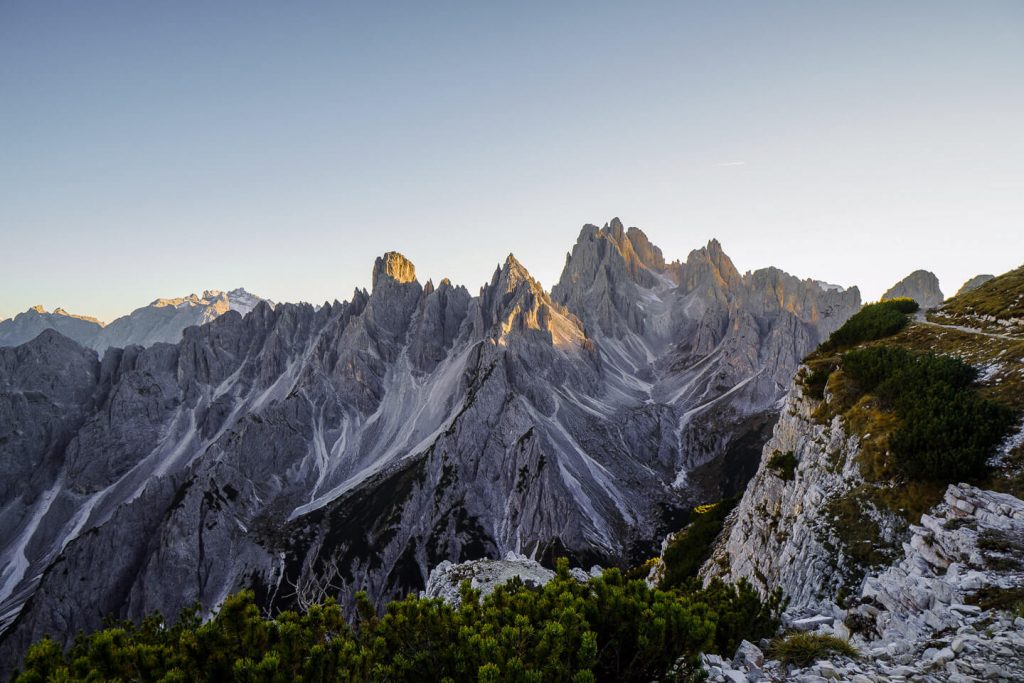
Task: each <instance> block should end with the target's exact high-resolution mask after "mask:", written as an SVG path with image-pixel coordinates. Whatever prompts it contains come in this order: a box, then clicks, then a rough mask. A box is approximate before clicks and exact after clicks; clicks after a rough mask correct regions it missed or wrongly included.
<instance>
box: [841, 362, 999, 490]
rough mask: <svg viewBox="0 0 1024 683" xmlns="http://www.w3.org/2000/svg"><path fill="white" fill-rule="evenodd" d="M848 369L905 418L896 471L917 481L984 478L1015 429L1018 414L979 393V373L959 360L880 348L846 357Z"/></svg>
mask: <svg viewBox="0 0 1024 683" xmlns="http://www.w3.org/2000/svg"><path fill="white" fill-rule="evenodd" d="M842 368H843V372H844V374H846V376H847V377H849V378H851V379H852V380H853V381H854V382H856V383H857V385H858V387H859V388H860V390H861V391H862V392H864V393H871V394H874V395H875V396H877V398H878V400H879V401H880V403H881V405H882V407H883V408H887V409H891V410H894V411H895V413H896V415H897V416H898V417H899V419H900V426H899V428H898V429H897V430H896V432H895V433H894V434H893V435H892V437H891V439H890V440H889V448H890V450H891V452H892V455H893V459H894V462H895V464H896V466H897V468H899V469H900V470H901V471H902V472H903V473H904V474H906V475H907V476H909V477H911V478H914V479H922V480H933V481H947V482H953V481H959V480H962V479H970V478H974V477H978V476H980V475H981V474H983V473H984V471H985V468H986V465H985V463H986V461H987V460H988V458H989V457H990V455H991V454H992V452H993V449H995V447H996V446H997V445H998V444H999V443H1000V441H1002V439H1003V438H1004V437H1005V436H1006V434H1007V432H1008V431H1009V430H1010V428H1011V427H1012V426H1013V424H1014V421H1015V415H1014V413H1013V411H1012V410H1010V409H1009V408H1007V407H1006V406H1004V405H1002V404H999V403H996V402H994V401H989V400H986V399H984V398H982V397H981V396H979V395H978V394H977V392H976V391H974V389H973V388H972V386H971V384H972V382H973V381H974V380H975V378H976V377H977V371H976V370H975V369H974V368H973V367H971V366H970V365H968V364H967V363H964V362H963V361H962V360H960V359H959V358H952V357H949V356H939V355H935V354H930V353H929V354H914V353H911V352H909V351H906V350H904V349H899V348H894V347H888V346H878V347H871V348H866V349H856V350H854V351H850V352H848V353H847V354H845V355H844V356H843V360H842Z"/></svg>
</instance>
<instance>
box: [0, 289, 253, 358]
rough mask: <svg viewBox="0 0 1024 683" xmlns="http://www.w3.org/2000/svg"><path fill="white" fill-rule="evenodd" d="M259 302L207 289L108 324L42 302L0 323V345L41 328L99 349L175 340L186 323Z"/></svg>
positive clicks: (16, 342) (235, 291)
mask: <svg viewBox="0 0 1024 683" xmlns="http://www.w3.org/2000/svg"><path fill="white" fill-rule="evenodd" d="M260 301H262V299H261V298H260V297H258V296H256V295H254V294H250V293H249V292H247V291H245V290H244V289H233V290H231V291H230V292H221V291H218V290H207V291H205V292H203V294H202V296H197V295H195V294H190V295H189V296H187V297H180V298H177V299H157V300H156V301H154V302H152V303H151V304H149V305H148V306H143V307H141V308H137V309H135V310H134V311H132V312H131V313H129V314H128V315H126V316H122V317H120V318H118V319H116V320H114V321H113V322H111V323H110V324H107V325H104V324H103V323H102V322H100V321H99V320H97V319H96V318H91V317H87V316H78V315H72V314H70V313H68V312H67V311H65V310H64V309H62V308H58V309H56V310H54V311H53V312H52V313H48V312H47V311H46V310H44V309H43V307H42V306H35V307H33V308H30V309H29V310H27V311H25V312H24V313H19V314H18V315H16V316H15V317H14V318H12V319H9V320H3V321H0V346H18V345H20V344H24V343H25V342H27V341H30V340H32V339H35V337H37V336H38V335H39V334H40V333H41V332H42V331H43V330H56V331H58V332H60V333H61V334H63V335H64V336H66V337H68V338H70V339H73V340H75V341H76V342H78V343H79V344H82V345H83V346H86V347H89V348H92V349H95V350H97V351H99V352H103V351H104V350H105V349H106V348H107V347H110V346H116V347H120V348H124V347H126V346H130V345H132V344H138V345H140V346H151V345H152V344H155V343H157V342H170V343H177V342H178V340H180V339H181V333H182V330H184V329H185V328H186V327H189V326H191V325H202V324H204V323H208V322H210V321H211V320H213V319H214V318H216V317H217V316H219V315H222V314H224V313H225V312H227V311H229V310H230V311H238V312H239V313H241V314H242V315H245V314H246V313H248V312H249V311H251V310H252V309H253V308H255V307H256V304H258V303H259V302H260Z"/></svg>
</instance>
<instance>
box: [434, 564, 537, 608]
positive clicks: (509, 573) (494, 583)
mask: <svg viewBox="0 0 1024 683" xmlns="http://www.w3.org/2000/svg"><path fill="white" fill-rule="evenodd" d="M513 578H516V579H519V580H520V581H522V582H523V584H524V585H526V586H528V587H539V586H543V585H544V584H546V583H547V582H548V581H550V580H551V579H553V578H555V572H553V571H552V570H550V569H548V568H546V567H544V566H542V565H541V564H540V563H539V562H537V561H535V560H531V559H530V558H528V557H526V556H525V555H517V554H515V553H509V554H508V555H506V556H505V558H504V559H501V560H470V561H468V562H462V563H459V564H453V563H451V562H449V561H448V560H445V561H443V562H441V564H439V565H437V566H436V567H434V568H433V569H432V570H431V571H430V576H429V577H428V578H427V585H426V588H425V589H424V590H423V593H422V594H423V596H424V597H428V598H441V599H442V600H444V601H445V602H447V603H448V604H449V605H453V606H455V607H458V605H459V603H461V602H462V594H461V591H462V582H463V581H469V585H470V587H471V588H473V589H475V590H477V591H479V592H480V595H481V597H482V596H486V595H489V594H491V593H493V592H494V589H495V588H497V587H498V586H500V585H502V584H504V583H507V582H509V581H511V580H512V579H513Z"/></svg>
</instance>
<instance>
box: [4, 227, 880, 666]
mask: <svg viewBox="0 0 1024 683" xmlns="http://www.w3.org/2000/svg"><path fill="white" fill-rule="evenodd" d="M859 306H860V300H859V293H858V292H857V291H856V289H852V290H849V291H838V290H828V289H825V288H823V287H821V286H819V285H818V284H817V283H815V282H812V281H810V280H806V281H801V280H798V279H796V278H794V277H791V276H789V275H786V274H785V273H782V272H781V271H778V270H774V269H766V270H761V271H757V272H755V273H748V274H746V275H740V274H739V273H738V272H737V271H736V269H735V268H734V267H733V265H732V263H731V261H729V259H728V257H727V256H725V254H724V253H723V252H722V250H721V248H720V246H719V245H718V244H717V242H714V241H713V242H711V243H710V244H709V245H708V246H707V247H706V248H704V249H701V250H697V251H694V252H692V253H691V254H690V255H689V257H688V258H687V260H686V262H685V263H679V262H676V263H666V262H665V260H664V258H663V256H662V255H661V252H660V251H659V250H658V249H657V247H655V246H653V245H651V244H650V242H649V241H648V240H647V238H646V237H645V236H643V233H641V232H640V231H639V230H637V229H635V228H632V229H629V230H624V229H623V228H622V225H621V223H619V222H618V221H614V222H613V223H612V224H610V225H608V226H606V227H604V228H600V229H599V228H596V227H594V226H587V227H585V228H584V229H583V231H582V233H581V236H580V241H579V242H578V243H577V245H576V246H575V247H574V249H573V252H572V254H571V255H570V256H569V258H568V260H567V263H566V268H565V273H563V276H562V278H561V280H560V282H559V284H558V286H556V287H555V288H554V291H553V292H552V293H550V294H549V293H547V292H545V291H544V290H543V288H541V286H540V285H539V284H538V283H537V282H536V281H535V280H534V279H533V278H532V277H531V276H530V275H529V273H528V272H527V271H526V269H525V268H524V267H523V266H522V264H520V263H519V262H518V261H516V259H515V258H514V257H512V256H511V255H510V256H509V257H508V259H506V261H505V263H504V264H503V265H501V266H500V267H499V268H497V269H496V270H495V272H494V275H493V277H492V278H491V280H490V282H488V283H487V284H485V285H484V286H483V287H482V288H481V289H480V291H479V294H478V295H477V296H471V295H470V294H469V292H468V291H467V290H466V289H465V288H463V287H455V286H452V284H451V283H449V282H447V281H442V282H441V284H440V285H439V286H437V287H436V288H435V287H434V286H433V285H432V284H431V283H427V285H425V286H421V285H420V283H419V282H418V281H417V280H416V279H415V269H414V268H413V266H412V264H411V263H409V262H408V261H407V260H406V259H405V258H404V257H401V256H400V255H399V254H397V253H394V252H392V253H390V254H387V255H385V256H384V257H383V258H381V259H379V260H378V262H377V263H376V264H375V266H374V269H373V289H372V292H369V293H368V292H366V291H364V290H357V291H356V292H355V293H354V294H353V296H352V298H351V300H350V301H347V302H344V303H338V302H334V303H332V304H327V305H324V306H323V307H321V308H319V309H314V308H313V307H312V306H309V305H306V304H298V305H295V304H281V305H278V306H276V307H273V306H271V305H269V304H268V303H265V302H264V303H259V304H257V305H256V306H255V308H253V310H252V311H251V312H250V313H249V314H248V315H246V316H245V317H243V316H241V315H239V314H238V313H235V312H231V311H228V312H222V314H220V315H218V316H217V317H216V318H215V319H213V320H212V321H210V322H208V323H207V324H204V325H201V326H192V327H186V328H185V329H184V332H183V335H182V338H181V339H180V341H178V342H177V343H174V344H168V343H155V344H153V345H151V346H149V347H148V348H142V347H140V346H127V347H125V348H124V349H120V348H110V349H107V350H106V352H105V354H104V355H103V357H102V359H99V358H98V357H96V356H95V354H94V353H93V352H91V351H86V350H85V349H82V348H80V347H78V346H77V345H75V344H74V343H72V342H70V341H67V340H59V339H58V338H57V335H55V334H53V333H48V334H47V336H46V337H42V338H40V339H37V340H35V341H34V342H32V343H31V344H29V345H26V346H22V347H19V348H15V349H8V350H4V353H5V354H8V355H6V356H0V373H2V374H0V388H2V391H3V394H2V396H0V410H7V411H11V412H12V414H16V415H18V416H19V420H18V421H17V422H15V423H14V424H15V425H16V426H15V428H14V429H13V430H11V429H10V424H11V422H8V421H6V420H5V422H4V425H3V426H4V428H5V429H8V431H13V432H19V434H16V435H15V436H14V437H12V438H8V439H6V440H0V463H4V466H5V467H7V466H8V465H9V466H10V467H11V468H13V471H15V472H17V473H18V476H17V478H16V481H17V485H16V486H8V487H7V490H6V494H5V497H4V498H2V499H0V549H2V555H0V628H2V629H3V633H2V635H0V638H2V639H3V640H2V641H0V661H3V662H13V661H15V660H16V658H17V657H18V656H20V654H21V653H22V652H23V648H24V645H25V644H26V643H28V642H30V641H32V640H35V639H37V638H39V637H40V636H42V635H43V634H46V633H49V634H53V635H55V636H56V637H58V638H65V639H66V638H69V637H70V636H71V635H72V633H73V632H74V630H75V629H77V628H85V629H89V628H94V627H96V626H98V625H99V624H100V619H101V618H102V616H103V615H104V614H106V613H112V614H115V615H117V616H120V617H130V618H139V617H141V616H143V615H145V614H147V613H149V612H151V611H153V610H160V611H161V612H162V613H163V614H167V615H172V614H176V613H177V612H178V611H179V610H180V608H182V607H183V606H185V605H188V604H190V603H192V602H193V601H196V600H198V601H200V602H201V603H202V604H203V605H205V606H206V607H208V608H213V607H215V606H216V605H217V604H219V603H220V602H221V601H222V600H223V598H224V597H225V596H226V595H227V594H229V593H230V592H233V591H236V590H238V589H240V588H242V587H252V588H254V589H255V590H256V592H257V595H258V596H259V600H260V601H261V603H263V605H264V606H265V607H266V608H268V609H271V610H272V609H276V608H279V607H288V606H294V605H302V604H305V603H307V602H309V601H311V600H315V599H319V598H322V597H324V596H327V595H332V596H339V597H340V598H341V599H342V601H343V602H344V603H346V604H347V602H348V600H349V598H351V596H352V595H353V594H354V592H355V591H358V590H366V591H368V593H369V594H370V595H371V596H372V598H373V599H374V600H376V601H377V603H378V604H382V603H383V602H384V601H386V600H388V599H389V598H391V597H394V596H399V595H404V594H406V593H407V592H408V591H409V590H419V589H422V588H424V586H425V584H426V581H427V577H428V576H429V575H430V572H431V570H432V569H434V568H436V567H437V566H438V565H440V564H441V563H442V562H444V561H450V562H456V563H458V562H463V561H466V560H477V559H480V558H487V557H491V558H495V557H503V556H505V555H506V554H507V553H509V552H514V553H517V554H521V555H525V556H527V557H530V558H532V559H535V560H538V561H546V560H550V559H551V558H552V557H554V556H557V555H567V556H569V557H570V559H571V560H572V562H573V563H574V564H576V565H581V566H590V565H591V564H614V563H617V562H623V561H625V560H627V559H631V558H633V557H635V556H636V555H638V554H640V553H643V554H647V553H649V552H650V549H651V547H652V544H653V543H655V542H656V541H655V539H658V538H660V536H661V535H662V534H663V532H664V526H665V516H666V513H670V512H671V511H672V510H675V509H678V508H682V507H690V506H692V505H693V504H695V503H699V502H704V501H705V500H706V499H707V498H709V497H717V496H719V495H720V493H721V489H722V488H723V487H724V486H725V485H726V483H724V482H729V481H732V485H733V486H740V485H742V483H743V480H744V477H743V476H741V475H740V473H737V471H735V470H736V468H738V467H739V464H738V463H739V462H740V460H741V458H740V456H738V455H737V452H738V449H739V445H738V444H740V443H741V442H743V441H744V438H745V437H747V440H748V441H749V440H751V439H752V440H753V441H754V442H755V444H754V445H755V448H754V450H757V451H759V448H757V447H759V446H760V441H759V440H757V439H756V438H754V437H756V436H757V433H756V431H755V432H754V433H753V437H752V436H751V433H752V430H754V428H753V427H751V426H750V425H751V424H753V422H751V421H752V420H755V418H757V419H761V417H760V416H764V415H773V414H774V412H775V410H776V404H777V402H778V401H779V399H780V398H781V397H782V395H783V390H784V387H786V386H787V385H788V383H789V378H790V376H791V375H792V373H793V371H794V370H795V368H796V367H797V363H798V362H799V359H800V358H802V357H803V356H804V355H806V354H807V353H808V352H809V351H810V350H811V349H812V348H813V347H814V346H815V345H816V344H817V343H818V342H820V341H821V340H822V339H823V338H825V337H826V336H827V335H828V334H829V333H830V332H831V331H832V330H834V329H835V328H836V327H838V326H839V325H840V324H841V323H842V322H843V321H844V320H845V319H846V318H847V317H849V315H852V313H853V312H855V311H856V310H857V309H858V308H859ZM42 342H48V343H50V344H51V345H52V346H53V347H54V348H53V350H50V351H47V352H46V353H44V351H46V348H48V347H45V346H44V347H43V348H39V346H40V343H42ZM10 354H14V355H10ZM17 354H21V355H17ZM4 358H10V359H13V360H9V361H3V360H2V359H4ZM54 363H63V364H64V366H65V367H68V368H70V369H69V371H68V372H61V373H60V374H59V376H54V377H52V378H50V379H48V377H49V375H47V373H48V372H52V371H50V370H48V369H47V368H49V367H52V366H53V364H54ZM72 374H73V375H75V377H71V375H72ZM65 376H67V378H66V379H65ZM76 378H77V379H76ZM32 392H38V394H39V396H38V397H36V394H33V393H32ZM37 399H38V400H37ZM63 406H68V409H67V410H64V409H63ZM14 411H20V412H16V413H15V412H14ZM20 416H23V417H20ZM29 422H31V423H32V424H31V425H29V424H28V423H29ZM758 424H760V425H761V427H760V428H763V424H764V423H763V422H761V423H758ZM769 424H770V420H769ZM30 430H31V431H30ZM21 432H23V433H24V434H21ZM44 434H45V435H48V436H50V435H52V438H50V439H49V441H45V440H42V439H40V438H39V437H38V436H36V435H44ZM40 444H49V445H40ZM747 448H748V449H749V446H748V447H747ZM26 463H28V464H26ZM18 468H21V469H18ZM5 471H12V470H5ZM29 471H31V472H33V475H32V476H31V477H29V476H28V475H26V474H24V473H27V472H29ZM22 476H24V477H25V478H22ZM10 479H12V478H7V479H6V480H10Z"/></svg>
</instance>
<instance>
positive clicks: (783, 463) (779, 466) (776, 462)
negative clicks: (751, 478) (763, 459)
mask: <svg viewBox="0 0 1024 683" xmlns="http://www.w3.org/2000/svg"><path fill="white" fill-rule="evenodd" d="M766 466H767V467H768V469H770V470H771V471H772V472H774V473H775V474H777V475H778V476H779V478H780V479H782V481H793V478H794V477H795V476H796V455H794V454H793V451H786V452H785V453H783V452H782V451H775V452H774V453H772V454H771V455H770V456H769V457H768V463H767V465H766Z"/></svg>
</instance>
